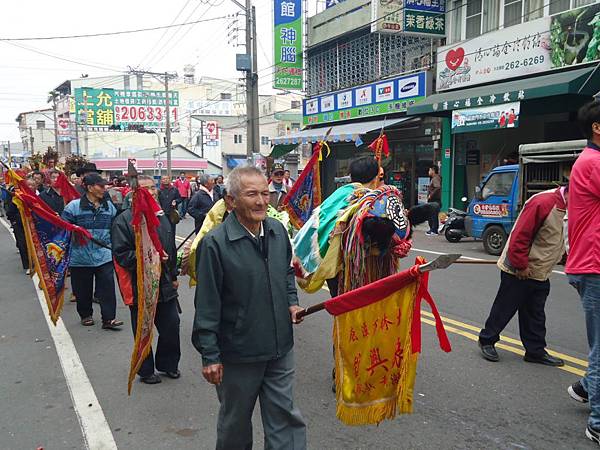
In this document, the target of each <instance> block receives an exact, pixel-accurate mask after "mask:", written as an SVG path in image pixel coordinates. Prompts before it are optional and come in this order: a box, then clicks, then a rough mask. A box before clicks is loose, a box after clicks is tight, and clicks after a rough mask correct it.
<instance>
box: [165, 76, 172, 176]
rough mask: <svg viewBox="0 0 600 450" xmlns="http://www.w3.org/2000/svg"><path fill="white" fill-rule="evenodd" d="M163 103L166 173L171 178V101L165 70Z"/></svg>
mask: <svg viewBox="0 0 600 450" xmlns="http://www.w3.org/2000/svg"><path fill="white" fill-rule="evenodd" d="M165 97H166V100H165V104H166V109H167V117H166V130H165V137H166V138H167V175H168V176H169V178H172V176H171V175H172V173H171V108H170V106H171V103H170V101H169V74H168V73H167V72H165Z"/></svg>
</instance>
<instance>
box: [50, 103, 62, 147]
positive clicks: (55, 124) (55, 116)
mask: <svg viewBox="0 0 600 450" xmlns="http://www.w3.org/2000/svg"><path fill="white" fill-rule="evenodd" d="M50 95H52V109H53V110H54V150H55V151H56V152H58V114H56V109H57V108H56V97H57V95H58V92H56V91H52V92H51V93H50ZM59 156H60V155H59Z"/></svg>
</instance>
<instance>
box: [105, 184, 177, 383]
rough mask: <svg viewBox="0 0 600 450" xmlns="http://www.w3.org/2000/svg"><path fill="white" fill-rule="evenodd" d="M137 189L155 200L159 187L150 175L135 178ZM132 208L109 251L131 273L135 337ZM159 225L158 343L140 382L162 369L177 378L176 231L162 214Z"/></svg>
mask: <svg viewBox="0 0 600 450" xmlns="http://www.w3.org/2000/svg"><path fill="white" fill-rule="evenodd" d="M138 182H139V186H140V188H144V189H148V190H149V191H150V193H152V195H153V196H154V198H155V199H156V200H158V190H157V189H156V185H155V184H154V180H153V179H152V177H149V176H146V175H140V176H139V177H138ZM131 219H132V212H131V209H126V210H125V211H123V212H122V213H121V214H120V215H119V216H118V217H117V218H116V219H115V222H114V224H113V227H112V251H113V256H114V258H115V261H116V262H117V264H119V266H121V267H122V268H123V269H125V270H127V271H129V272H130V275H131V281H132V287H133V304H131V305H129V309H130V311H131V327H132V329H133V334H134V336H135V331H136V329H137V315H138V310H137V282H136V278H137V277H136V254H135V234H134V232H133V227H132V226H131ZM159 220H160V225H159V226H158V228H157V232H158V237H159V239H160V243H161V244H162V246H163V249H164V250H165V252H166V253H167V255H168V258H166V259H163V262H162V270H161V274H160V285H159V294H158V303H157V305H156V315H155V317H154V324H155V325H156V329H157V330H158V344H157V346H156V358H154V356H153V354H152V351H150V354H149V355H148V356H147V358H146V359H145V360H144V362H143V363H142V366H141V367H140V370H139V372H138V375H139V376H140V381H141V382H142V383H146V384H157V383H160V382H161V379H160V377H159V376H158V375H157V374H156V373H155V372H154V367H155V359H156V370H157V371H159V372H163V373H164V374H165V375H166V376H168V377H169V378H174V379H176V378H179V377H180V376H181V373H180V372H179V370H178V365H179V359H180V357H181V351H180V346H179V313H178V311H177V297H178V294H177V288H178V287H179V284H178V281H177V252H176V250H175V234H174V233H173V230H172V227H171V223H170V222H169V220H168V219H167V217H166V216H165V215H161V216H160V217H159Z"/></svg>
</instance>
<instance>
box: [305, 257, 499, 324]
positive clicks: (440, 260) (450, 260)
mask: <svg viewBox="0 0 600 450" xmlns="http://www.w3.org/2000/svg"><path fill="white" fill-rule="evenodd" d="M461 256H462V255H460V254H449V255H440V256H438V257H437V258H436V259H434V260H433V261H430V262H428V263H427V264H423V265H421V266H420V267H419V272H421V273H425V272H431V271H433V270H438V269H446V268H448V267H450V266H451V265H452V264H496V263H497V262H498V261H493V260H489V259H459V258H460V257H461ZM325 303H327V302H322V303H317V304H316V305H312V306H309V307H308V308H306V309H304V310H302V311H299V312H298V313H297V314H296V317H297V318H298V319H301V318H302V317H305V316H309V315H310V314H314V313H316V312H319V311H322V310H324V309H325Z"/></svg>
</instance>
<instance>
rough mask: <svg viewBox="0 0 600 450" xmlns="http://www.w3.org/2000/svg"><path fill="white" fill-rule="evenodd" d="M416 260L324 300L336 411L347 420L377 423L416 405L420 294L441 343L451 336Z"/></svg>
mask: <svg viewBox="0 0 600 450" xmlns="http://www.w3.org/2000/svg"><path fill="white" fill-rule="evenodd" d="M423 262H424V260H422V259H418V260H417V265H415V266H413V267H412V268H410V269H407V270H404V271H402V272H400V273H397V274H395V275H391V276H389V277H386V278H383V279H381V280H379V281H376V282H374V283H371V284H369V285H367V286H363V287H362V288H359V289H355V290H353V291H350V292H346V293H345V294H342V295H340V296H338V297H334V298H333V299H331V300H328V301H327V302H325V309H326V310H327V312H329V313H330V314H331V315H333V316H334V324H333V341H334V349H335V369H336V370H335V374H336V376H335V384H336V400H337V411H336V414H337V417H338V419H340V420H341V421H342V422H343V423H345V424H346V425H368V424H378V423H380V422H381V421H383V420H386V419H393V418H394V417H395V416H396V415H397V414H405V413H411V412H412V410H413V387H414V384H415V378H416V370H417V359H418V353H420V351H421V300H422V299H424V300H425V301H427V303H428V304H429V305H430V306H431V309H432V312H433V314H434V317H435V319H436V331H437V333H438V339H439V343H440V347H441V348H442V349H443V350H444V351H446V352H449V351H450V342H449V341H448V337H447V335H446V332H445V330H444V327H443V324H442V322H441V318H440V316H439V313H438V311H437V308H436V306H435V303H434V302H433V299H432V298H431V295H430V294H429V292H428V287H427V285H428V276H429V275H428V274H427V273H426V274H421V273H420V272H419V268H418V264H422V263H423Z"/></svg>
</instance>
